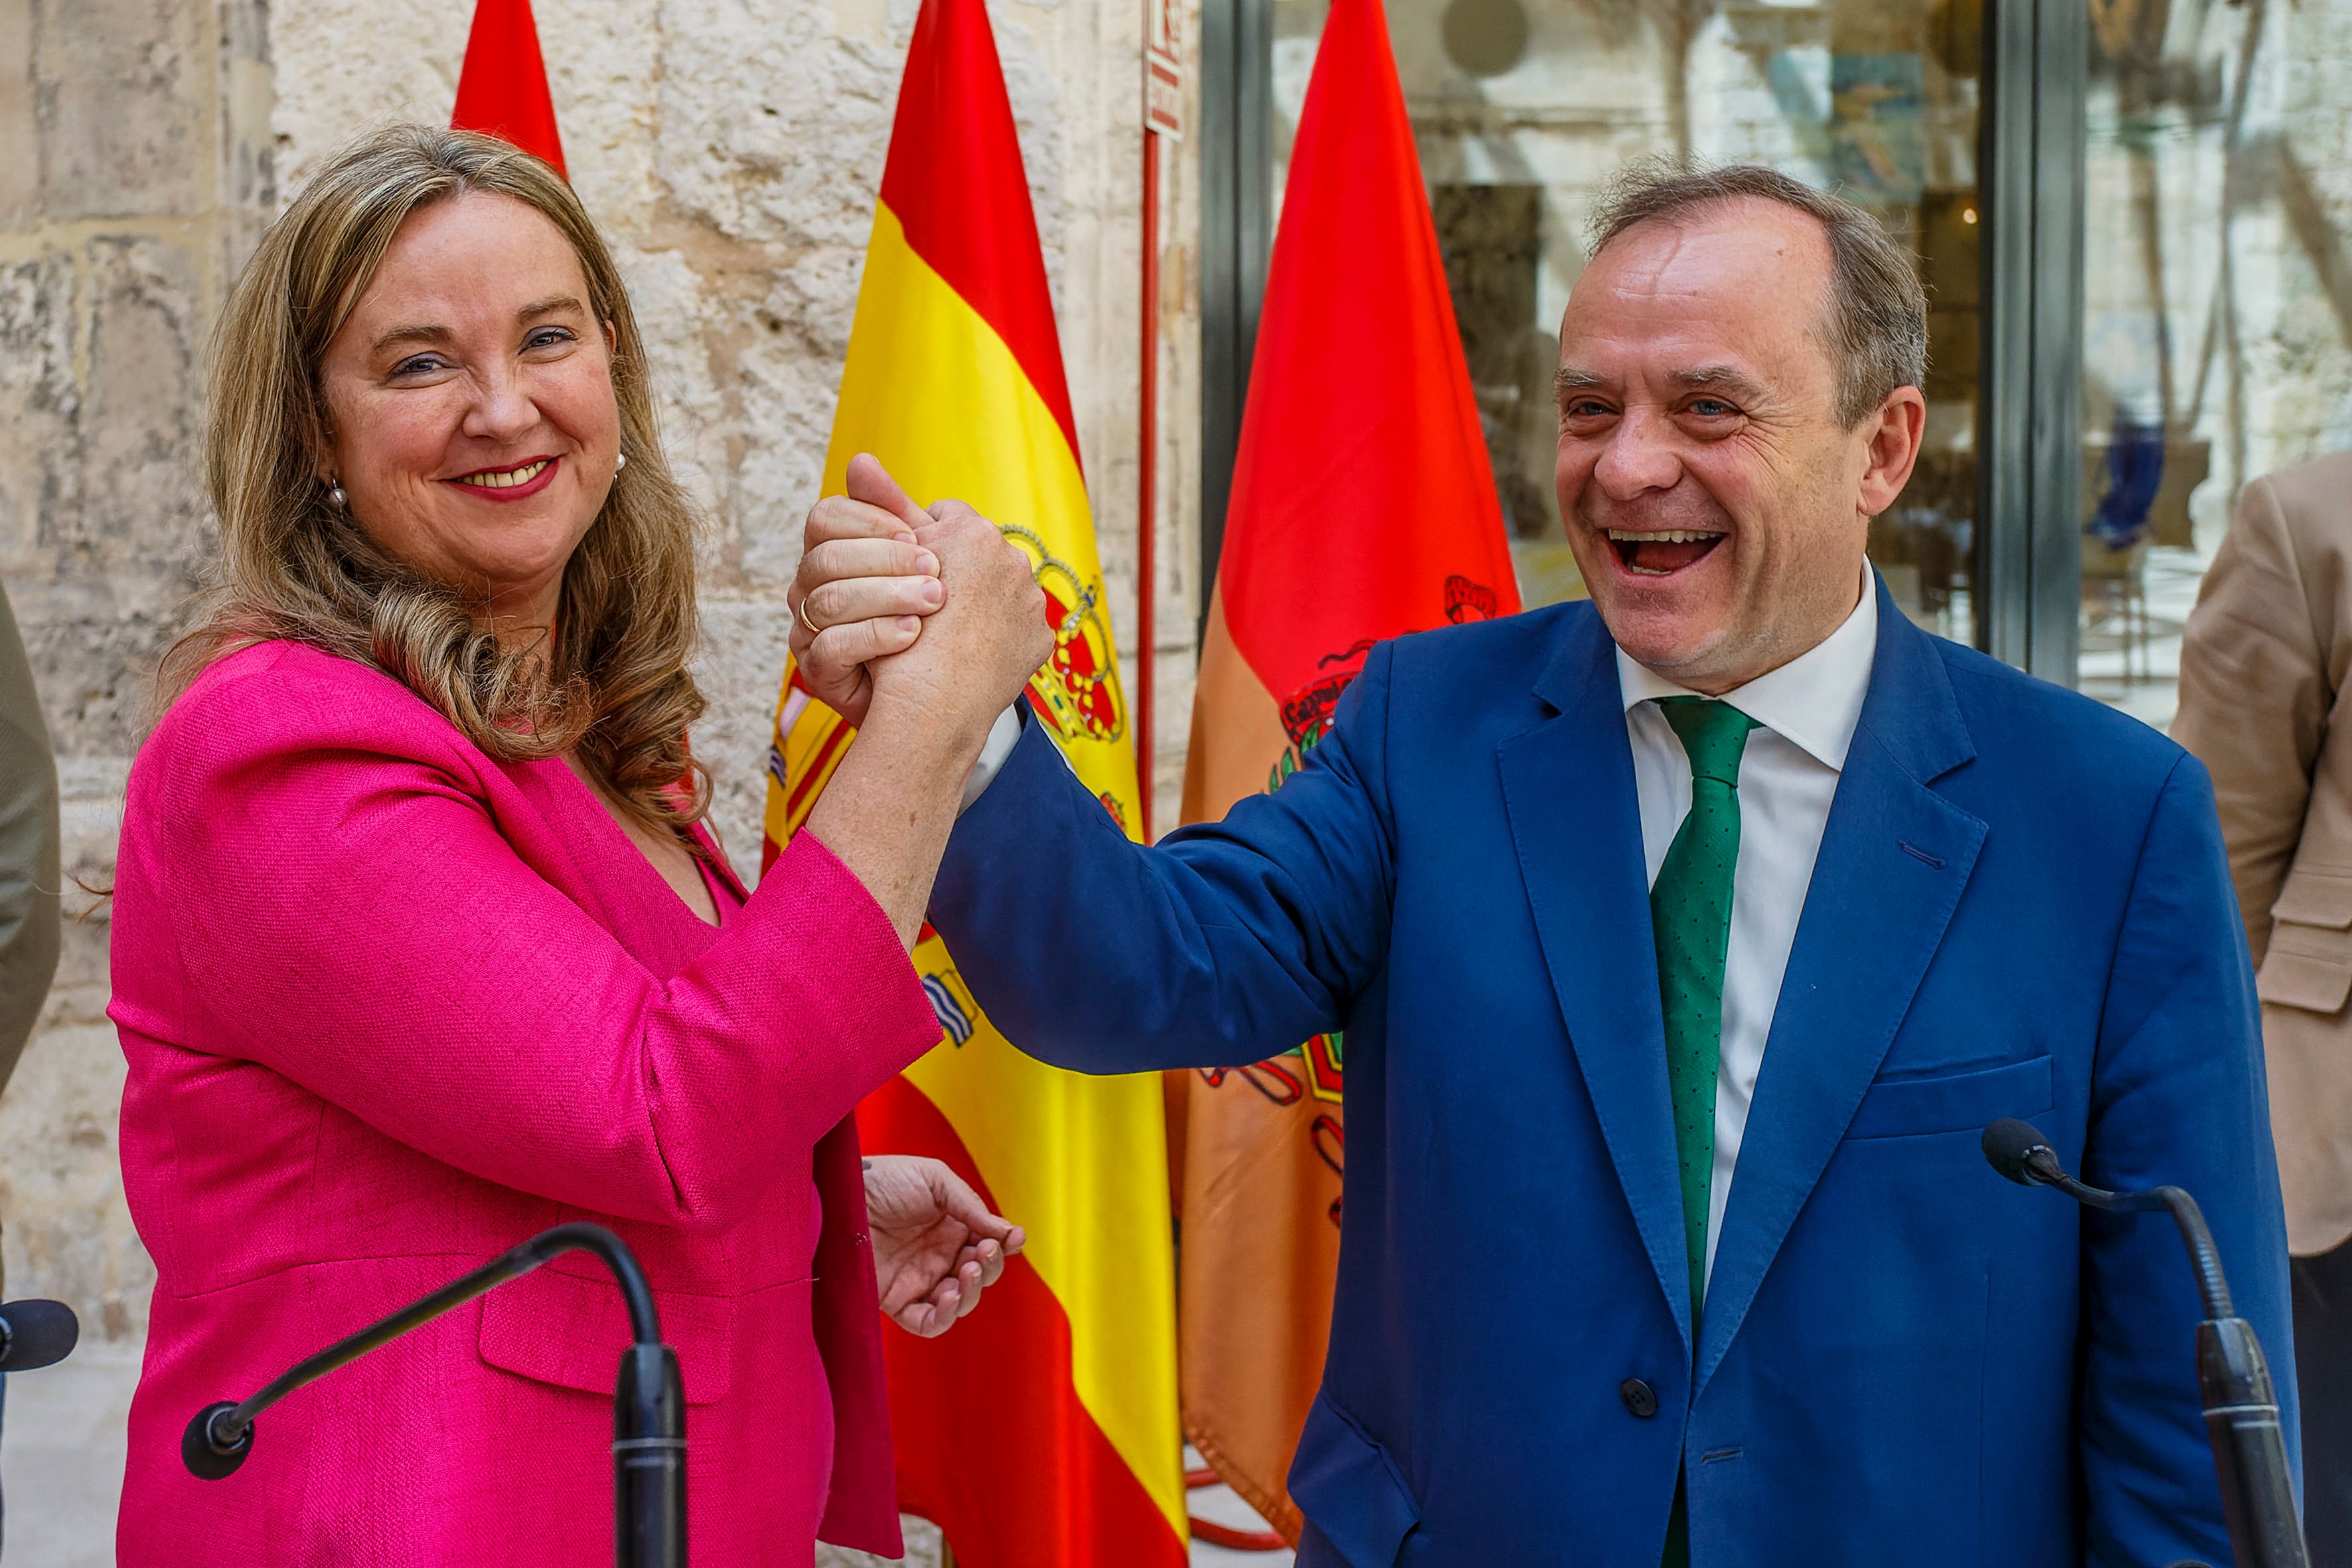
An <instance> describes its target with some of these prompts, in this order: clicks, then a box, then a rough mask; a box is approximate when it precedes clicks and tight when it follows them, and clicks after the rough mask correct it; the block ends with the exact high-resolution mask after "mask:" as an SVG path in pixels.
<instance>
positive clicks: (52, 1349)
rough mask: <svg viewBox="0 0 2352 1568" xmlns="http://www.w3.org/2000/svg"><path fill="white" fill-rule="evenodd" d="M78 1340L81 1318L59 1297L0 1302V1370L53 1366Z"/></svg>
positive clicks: (17, 1370) (22, 1370)
mask: <svg viewBox="0 0 2352 1568" xmlns="http://www.w3.org/2000/svg"><path fill="white" fill-rule="evenodd" d="M80 1341H81V1321H80V1320H79V1319H78V1318H76V1317H75V1316H74V1311H73V1309H72V1308H71V1307H68V1306H67V1305H66V1304H65V1303H64V1302H63V1301H42V1300H25V1301H11V1302H9V1303H8V1304H7V1305H5V1306H0V1372H31V1371H33V1370H34V1369H36V1368H37V1367H44V1366H55V1365H57V1363H59V1362H61V1361H63V1360H65V1359H66V1357H68V1356H69V1355H71V1354H73V1348H74V1346H75V1345H76V1344H78V1343H79V1342H80Z"/></svg>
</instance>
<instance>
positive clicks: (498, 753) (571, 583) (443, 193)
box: [157, 125, 710, 828]
mask: <svg viewBox="0 0 2352 1568" xmlns="http://www.w3.org/2000/svg"><path fill="white" fill-rule="evenodd" d="M469 191H490V192H495V193H497V194H498V195H504V196H509V197H512V198H513V199H514V200H516V201H519V202H521V203H523V204H524V205H528V206H530V207H532V208H534V209H535V210H537V211H538V212H539V213H540V214H541V216H544V217H545V218H546V219H547V220H548V221H549V222H550V223H551V224H553V225H554V226H556V228H557V230H558V231H560V232H561V233H562V236H563V237H564V238H565V239H566V240H568V241H570V242H571V245H572V251H573V253H574V254H575V255H577V256H578V257H579V258H580V269H581V271H582V272H583V273H584V274H585V275H586V277H587V279H588V308H589V310H590V311H591V312H592V314H593V318H594V319H595V320H597V321H608V322H610V323H611V324H612V330H613V334H614V353H613V360H612V366H613V368H612V375H613V392H614V397H615V398H616V399H617V400H618V402H619V405H620V416H621V418H620V425H621V451H622V453H623V455H624V456H625V457H626V458H627V459H628V461H627V464H626V466H625V467H624V468H622V470H621V471H620V472H619V473H618V474H617V475H615V476H614V481H613V488H612V491H611V493H610V495H608V496H607V497H606V499H605V501H604V509H603V510H601V511H600V512H598V513H597V516H596V520H595V521H594V522H593V523H592V524H591V525H590V527H589V529H588V532H587V534H586V536H585V537H584V538H583V539H582V541H581V542H580V545H579V547H578V548H577V549H576V550H574V551H573V552H572V559H571V561H570V562H569V563H567V564H566V566H565V567H564V571H563V588H562V607H561V609H560V611H559V613H558V616H557V621H556V626H555V630H554V632H553V634H552V637H551V638H549V639H546V640H545V643H544V645H543V646H542V645H541V644H540V643H537V642H535V643H534V644H533V645H532V646H530V647H508V648H502V647H500V646H499V640H498V638H497V637H495V636H493V635H492V634H491V633H490V632H489V631H488V629H486V628H485V626H483V625H482V619H481V614H480V612H481V611H482V609H483V605H481V604H480V603H479V602H478V601H475V600H469V599H468V598H467V595H464V594H463V593H461V592H460V591H459V590H457V589H456V588H453V587H451V586H449V585H448V584H443V583H439V582H436V581H434V580H433V579H431V578H429V577H426V576H425V575H424V574H422V573H419V572H417V571H415V569H413V568H411V567H409V566H407V565H404V563H401V562H399V561H396V560H394V559H393V558H392V557H391V556H389V555H387V554H385V553H384V552H383V551H382V550H380V549H379V548H377V546H376V545H375V543H374V542H373V541H372V540H371V539H369V537H368V536H367V533H366V531H364V530H363V529H362V528H361V527H360V526H359V524H358V523H357V522H356V521H354V520H353V518H352V514H351V512H350V511H349V510H344V509H339V508H336V507H333V506H331V505H330V504H328V500H327V493H326V489H327V488H326V486H325V485H324V484H322V483H321V482H320V479H319V477H318V469H319V458H320V454H321V453H323V452H325V451H327V450H328V449H329V448H330V447H331V425H330V421H329V418H328V414H327V406H326V401H325V398H324V395H323V394H322V392H321V388H320V378H319V370H320V362H321V361H322V360H323V358H324V357H325V354H326V350H327V345H328V343H329V342H331V341H332V340H333V338H334V336H335V334H336V332H337V331H341V328H342V325H343V323H344V321H346V320H348V319H349V318H350V316H351V313H352V310H353V309H354V308H355V307H356V306H357V304H358V302H359V300H360V297H361V296H362V294H364V293H365V292H366V290H367V288H368V285H369V283H370V282H371V281H373V279H374V277H375V273H376V268H378V267H379V266H381V265H382V264H383V257H384V253H385V251H386V250H388V249H389V248H390V247H391V245H392V241H393V237H394V234H395V233H396V232H397V231H398V230H399V228H400V226H401V224H402V223H403V222H404V220H406V218H407V217H408V216H410V215H411V214H412V213H415V212H417V211H419V210H421V209H423V208H425V207H427V206H430V205H433V204H434V203H436V202H442V201H446V200H449V199H450V198H452V197H454V196H457V195H462V194H464V193H466V192H469ZM212 357H213V367H212V385H211V395H210V409H209V422H208V428H209V435H208V437H207V440H206V447H205V482H206V486H207V488H208V489H209V491H210V494H211V500H212V505H213V510H214V513H215V516H216V517H217V518H218V520H219V523H220V531H221V554H220V559H219V563H218V565H217V567H216V568H215V578H214V581H213V583H212V584H211V585H210V589H211V591H210V594H209V595H208V598H209V602H210V608H209V613H208V614H206V615H205V617H204V619H203V621H202V623H201V624H200V625H198V626H196V628H195V629H194V631H191V632H190V633H188V634H187V635H186V636H185V637H182V638H181V639H180V640H179V642H178V643H176V644H175V645H174V646H173V648H172V649H171V651H170V652H169V653H168V654H166V655H165V656H164V659H163V665H162V667H161V668H160V669H159V671H158V679H157V696H158V700H159V705H168V703H169V702H170V701H171V700H173V699H174V698H176V697H177V696H178V695H179V694H180V693H181V692H182V691H184V690H185V689H187V686H188V684H189V683H190V682H191V681H193V680H194V679H195V678H196V677H197V676H198V675H200V674H202V673H203V671H204V670H205V668H206V667H207V666H209V665H210V664H211V663H213V662H214V661H215V659H218V658H221V657H223V656H224V655H226V654H228V653H231V652H234V651H235V650H236V649H237V648H240V647H247V646H250V645H251V644H253V643H256V642H264V641H269V640H273V639H280V638H282V639H287V640H290V641H294V642H300V643H307V644H309V645H310V646H311V647H317V648H320V649H323V650H324V651H326V652H328V653H331V654H334V655H337V656H338V657H341V658H349V659H353V660H356V661H358V662H360V663H362V664H368V665H373V666H374V667H375V668H379V669H382V670H383V671H384V672H385V673H386V674H388V675H390V676H392V677H393V678H394V679H397V680H399V681H401V682H402V683H403V684H404V685H406V686H407V687H408V688H409V689H411V690H413V691H415V693H416V694H417V695H418V696H419V697H421V698H423V699H424V700H425V701H427V702H429V703H431V704H432V705H433V707H434V708H435V709H436V710H437V711H438V712H439V713H440V714H441V715H442V717H444V718H445V719H446V720H448V721H449V722H450V723H451V724H453V725H455V726H456V727H457V729H458V731H460V732H462V733H463V734H464V735H465V737H466V738H467V740H469V741H471V742H473V743H474V744H475V745H476V746H478V747H479V748H481V750H482V751H484V752H488V754H489V755H490V756H492V757H496V758H499V760H501V761H509V762H517V761H531V760H537V759H541V758H545V757H552V756H556V755H559V754H561V753H562V752H570V751H575V750H576V752H577V754H578V756H579V758H580V760H581V762H582V763H583V764H584V765H585V766H586V767H587V768H588V769H589V771H590V772H591V773H593V774H594V775H595V776H596V777H597V779H598V780H599V781H600V782H601V783H603V784H604V786H605V787H606V788H607V789H609V790H610V791H611V792H612V793H613V795H614V796H615V797H616V798H617V799H618V801H619V802H620V804H621V805H622V806H623V807H624V808H625V810H626V811H627V812H628V813H629V815H630V816H633V817H635V818H636V819H638V820H639V821H641V822H643V823H645V824H646V825H647V826H655V827H657V828H674V827H677V826H683V825H684V824H687V823H690V822H694V821H697V820H698V819H699V818H700V817H701V816H703V815H704V813H705V812H706V811H707V810H708V809H709V799H710V791H709V775H708V774H707V773H705V772H704V771H703V769H702V768H701V766H700V765H699V764H698V763H696V762H695V761H694V760H693V758H692V757H691V756H689V755H688V752H687V743H686V731H687V727H688V725H689V724H691V723H692V722H693V721H695V720H696V719H697V718H698V717H700V716H701V713H702V709H703V701H702V694H701V693H700V691H698V689H696V687H695V684H694V678H693V677H692V676H691V675H689V674H688V672H687V668H686V666H687V659H688V657H689V656H690V655H691V653H692V652H693V649H694V645H695V639H696V635H697V627H698V621H697V616H696V610H695V590H694V539H695V533H696V530H697V525H698V518H697V516H696V514H695V510H694V508H693V506H692V504H691V503H690V502H689V501H688V500H687V498H686V495H685V492H684V491H682V490H681V489H679V488H678V485H677V480H676V479H673V478H672V477H671V475H670V471H669V468H668V465H667V463H666V462H665V461H664V460H663V457H662V449H661V440H660V435H659V431H658V429H657V428H656V424H655V418H654V406H653V397H652V394H651V391H650V389H649V388H648V386H647V384H646V374H645V364H646V355H645V345H644V341H643V339H642V338H641V337H640V336H639V335H638V331H637V322H636V318H635V315H634V314H633V313H632V312H631V310H630V309H629V299H628V295H627V292H626V291H625V289H624V288H623V287H622V283H621V275H620V272H619V270H618V268H615V267H614V265H613V258H612V255H611V253H610V252H609V251H608V250H606V249H605V247H604V239H603V237H601V236H599V235H598V234H597V232H596V226H595V225H594V224H593V222H591V221H590V219H589V216H588V214H587V211H586V209H584V208H583V207H582V206H581V205H580V199H579V197H577V196H576V195H573V194H572V187H571V186H570V185H568V184H564V182H563V180H562V177H561V176H559V175H558V174H556V173H555V171H554V170H552V169H551V168H549V167H548V166H547V165H546V164H545V163H541V162H540V161H539V160H538V159H536V158H533V157H531V156H530V154H528V153H523V152H520V151H519V150H518V149H516V148H514V147H512V146H509V144H507V143H506V142H500V141H497V140H494V139H493V138H490V137H488V136H479V135H475V134H473V133H471V132H463V131H444V130H439V129H436V128H433V127H428V126H422V125H396V126H391V127H387V128H385V129H383V130H380V131H376V132H371V133H369V134H367V135H365V136H362V137H361V138H360V139H359V140H358V141H356V142H353V143H352V145H351V146H349V147H347V148H345V149H344V150H343V151H342V152H341V153H340V154H338V155H337V156H336V157H335V159H334V160H333V161H332V162H331V163H328V164H327V165H326V166H325V167H324V168H322V169H321V170H320V171H319V173H318V174H317V175H316V176H315V177H314V178H313V179H312V180H311V181H310V184H309V185H308V186H306V187H305V188H304V190H303V192H302V194H301V195H299V197H297V198H296V199H295V201H294V204H293V205H291V206H289V208H288V209H287V210H286V214H285V216H282V217H280V218H279V219H278V222H277V223H276V224H275V225H273V226H271V228H270V230H269V232H268V234H267V235H266V236H265V237H263V239H262V241H261V244H260V247H258V248H257V250H256V251H255V253H254V257H253V260H252V261H251V263H250V264H248V265H247V268H246V269H245V273H244V275H243V276H242V277H241V278H239V279H238V280H237V283H236V289H235V290H234V291H233V292H232V293H231V295H230V297H229V300H228V305H227V309H226V310H225V311H224V312H223V313H222V316H221V319H220V324H219V326H218V327H217V328H216V329H215V333H214V338H213V354H212Z"/></svg>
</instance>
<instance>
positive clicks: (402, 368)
mask: <svg viewBox="0 0 2352 1568" xmlns="http://www.w3.org/2000/svg"><path fill="white" fill-rule="evenodd" d="M579 341H580V334H579V333H577V332H575V331H572V329H571V328H569V327H534V328H532V329H531V331H530V336H528V337H526V338H524V339H523V341H522V346H523V347H524V348H525V349H526V350H529V349H546V348H554V347H557V346H559V345H561V344H563V343H576V342H579ZM448 368H449V362H448V361H447V360H446V359H444V358H442V357H441V356H440V355H439V354H411V355H410V356H409V357H408V358H406V359H404V360H402V361H401V362H400V363H398V364H396V365H394V366H393V367H392V374H394V376H395V377H397V376H404V375H425V374H429V373H431V372H433V371H436V370H446V369H448Z"/></svg>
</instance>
